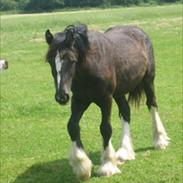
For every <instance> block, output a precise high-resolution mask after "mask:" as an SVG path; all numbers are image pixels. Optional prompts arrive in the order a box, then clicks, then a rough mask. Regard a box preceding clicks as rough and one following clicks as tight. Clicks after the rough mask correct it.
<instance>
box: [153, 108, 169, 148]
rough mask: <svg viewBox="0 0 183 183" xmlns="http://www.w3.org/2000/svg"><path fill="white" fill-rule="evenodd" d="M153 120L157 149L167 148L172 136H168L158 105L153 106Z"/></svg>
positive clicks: (154, 139)
mask: <svg viewBox="0 0 183 183" xmlns="http://www.w3.org/2000/svg"><path fill="white" fill-rule="evenodd" d="M151 115H152V121H153V141H154V147H155V148H156V149H166V147H167V146H168V144H169V141H170V138H169V137H168V136H167V133H166V131H165V128H164V126H163V123H162V122H161V119H160V117H159V114H158V112H157V109H156V107H153V106H152V107H151Z"/></svg>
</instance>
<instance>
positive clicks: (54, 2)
mask: <svg viewBox="0 0 183 183" xmlns="http://www.w3.org/2000/svg"><path fill="white" fill-rule="evenodd" d="M177 1H181V0H0V10H1V11H6V10H23V11H30V12H41V11H53V10H55V9H62V8H75V7H110V6H114V5H121V6H130V5H139V4H142V3H148V4H162V3H167V2H168V3H173V2H177Z"/></svg>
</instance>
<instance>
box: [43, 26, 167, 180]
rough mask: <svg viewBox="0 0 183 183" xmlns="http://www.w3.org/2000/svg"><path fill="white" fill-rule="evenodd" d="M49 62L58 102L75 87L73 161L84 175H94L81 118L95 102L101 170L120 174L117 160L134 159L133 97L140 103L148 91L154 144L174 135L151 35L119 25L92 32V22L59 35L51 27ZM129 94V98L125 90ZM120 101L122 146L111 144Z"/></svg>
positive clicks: (163, 145)
mask: <svg viewBox="0 0 183 183" xmlns="http://www.w3.org/2000/svg"><path fill="white" fill-rule="evenodd" d="M45 36H46V41H47V43H48V45H49V49H48V52H47V57H46V58H47V61H48V63H49V64H50V66H51V71H52V75H53V78H54V82H55V88H56V94H55V99H56V101H57V102H58V103H59V104H61V105H64V104H66V103H67V102H68V101H69V91H70V89H71V91H72V104H71V117H70V120H69V122H68V132H69V135H70V137H71V140H72V149H71V153H70V164H71V166H72V167H73V170H74V172H75V174H76V175H77V177H78V178H79V179H82V180H85V179H88V178H89V177H90V176H91V167H92V163H91V161H90V159H89V158H88V156H87V155H86V153H85V152H84V148H83V144H82V142H81V139H80V127H79V121H80V119H81V117H82V114H83V113H84V111H85V110H86V109H87V108H88V107H89V105H90V104H91V103H92V102H94V103H95V104H97V106H99V107H100V109H101V114H102V122H101V125H100V131H101V134H102V137H103V148H104V150H103V154H102V158H101V161H102V162H101V166H100V168H99V174H100V175H104V176H110V175H113V174H116V173H120V170H119V169H118V167H117V164H118V163H122V162H123V161H126V160H132V159H135V153H134V150H133V147H132V141H131V137H130V128H129V123H130V107H129V101H130V100H132V101H135V102H136V103H137V104H138V103H139V102H140V98H141V94H142V92H143V91H144V92H145V95H146V98H147V102H146V104H147V106H148V109H149V110H150V111H151V114H152V119H153V130H154V131H153V132H154V133H153V134H154V136H153V137H154V146H155V148H158V149H164V148H166V147H167V146H168V143H169V138H168V136H167V134H166V131H165V129H164V127H163V124H162V123H161V120H160V117H159V115H158V112H157V103H156V98H155V93H154V77H155V65H154V56H153V48H152V44H151V41H150V39H149V37H148V36H147V34H146V33H144V31H142V30H141V29H139V28H137V27H135V26H115V27H112V28H109V29H108V30H107V31H106V32H104V33H101V32H97V31H88V30H87V26H86V25H83V24H80V25H75V26H74V25H72V26H68V27H67V28H66V29H65V30H64V31H63V32H59V33H56V34H55V35H54V36H53V35H52V34H51V33H50V31H49V30H47V31H46V34H45ZM126 94H128V99H126V97H125V95H126ZM113 98H114V100H115V101H116V103H117V105H118V108H119V113H120V116H121V122H122V126H123V130H122V137H121V144H120V148H119V150H118V151H117V152H115V150H114V149H113V146H112V143H111V140H110V139H111V135H112V128H111V123H110V118H111V105H112V99H113Z"/></svg>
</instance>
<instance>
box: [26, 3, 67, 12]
mask: <svg viewBox="0 0 183 183" xmlns="http://www.w3.org/2000/svg"><path fill="white" fill-rule="evenodd" d="M63 6H64V0H39V1H38V0H29V2H28V3H27V5H26V7H25V9H27V10H33V11H44V10H53V9H58V8H62V7H63Z"/></svg>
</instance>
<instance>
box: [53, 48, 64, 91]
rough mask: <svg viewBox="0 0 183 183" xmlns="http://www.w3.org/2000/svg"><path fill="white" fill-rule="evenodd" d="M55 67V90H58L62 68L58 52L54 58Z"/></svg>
mask: <svg viewBox="0 0 183 183" xmlns="http://www.w3.org/2000/svg"><path fill="white" fill-rule="evenodd" d="M55 67H56V71H57V89H59V86H60V80H61V77H60V71H61V68H62V60H61V58H60V54H59V52H58V51H57V55H56V57H55Z"/></svg>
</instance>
